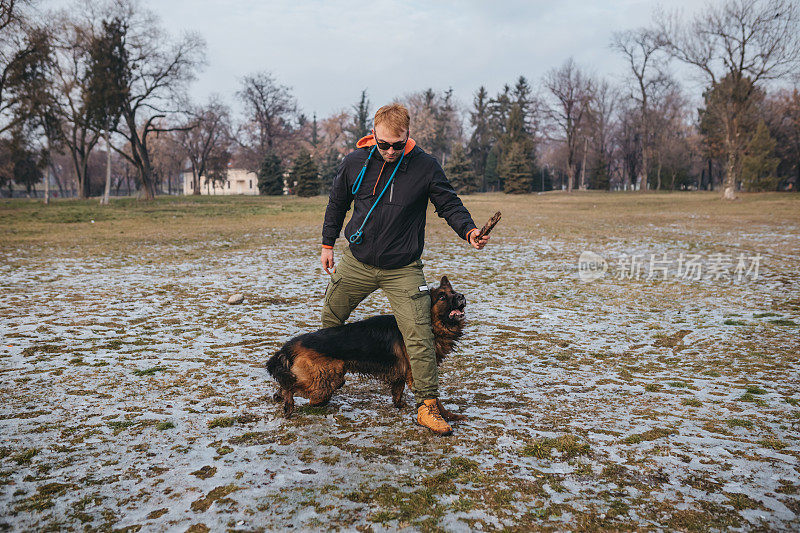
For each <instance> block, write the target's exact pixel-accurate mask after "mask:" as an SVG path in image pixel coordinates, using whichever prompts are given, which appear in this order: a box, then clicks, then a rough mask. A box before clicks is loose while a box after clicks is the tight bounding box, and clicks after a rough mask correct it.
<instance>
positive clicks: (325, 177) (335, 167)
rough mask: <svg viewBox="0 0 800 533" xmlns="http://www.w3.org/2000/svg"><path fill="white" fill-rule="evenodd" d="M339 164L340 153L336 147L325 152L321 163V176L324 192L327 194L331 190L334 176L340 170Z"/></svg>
mask: <svg viewBox="0 0 800 533" xmlns="http://www.w3.org/2000/svg"><path fill="white" fill-rule="evenodd" d="M339 164H340V161H339V153H338V152H337V151H336V150H335V149H333V148H331V149H329V150H328V151H327V152H325V154H324V156H323V157H322V161H321V163H320V165H319V177H320V181H321V182H322V193H323V194H327V193H328V192H329V191H330V189H331V185H332V184H333V178H335V177H336V173H337V172H338V171H339Z"/></svg>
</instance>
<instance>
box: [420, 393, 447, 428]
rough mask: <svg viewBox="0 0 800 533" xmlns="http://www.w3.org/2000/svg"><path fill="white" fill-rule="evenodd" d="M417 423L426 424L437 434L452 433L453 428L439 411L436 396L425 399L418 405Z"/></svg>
mask: <svg viewBox="0 0 800 533" xmlns="http://www.w3.org/2000/svg"><path fill="white" fill-rule="evenodd" d="M417 424H419V425H420V426H425V427H426V428H428V429H430V430H431V431H433V432H434V433H436V434H437V435H450V434H451V433H452V432H453V430H452V429H451V428H450V424H448V423H447V422H445V421H444V418H442V414H441V413H440V412H439V402H438V401H437V400H436V398H431V399H429V400H425V401H423V402H422V403H421V404H419V405H418V406H417Z"/></svg>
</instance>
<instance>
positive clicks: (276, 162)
mask: <svg viewBox="0 0 800 533" xmlns="http://www.w3.org/2000/svg"><path fill="white" fill-rule="evenodd" d="M258 192H259V194H265V195H268V196H280V195H282V194H283V165H281V159H280V158H279V157H278V156H277V155H275V154H274V153H272V152H267V155H266V156H265V157H264V159H263V160H262V161H261V167H260V168H259V169H258Z"/></svg>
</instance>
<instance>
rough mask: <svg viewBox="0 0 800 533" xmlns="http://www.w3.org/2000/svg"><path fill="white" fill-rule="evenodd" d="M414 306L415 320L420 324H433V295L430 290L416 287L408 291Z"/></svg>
mask: <svg viewBox="0 0 800 533" xmlns="http://www.w3.org/2000/svg"><path fill="white" fill-rule="evenodd" d="M408 292H409V296H410V297H411V305H412V307H413V308H414V322H416V323H417V324H420V325H427V326H429V325H430V324H431V295H430V293H429V292H428V291H420V290H419V289H415V290H412V291H408Z"/></svg>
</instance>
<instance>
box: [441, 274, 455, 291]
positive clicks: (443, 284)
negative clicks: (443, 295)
mask: <svg viewBox="0 0 800 533" xmlns="http://www.w3.org/2000/svg"><path fill="white" fill-rule="evenodd" d="M439 287H440V288H444V287H450V288H451V289H452V288H453V287H452V286H451V285H450V280H449V279H447V276H442V281H440V282H439Z"/></svg>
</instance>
